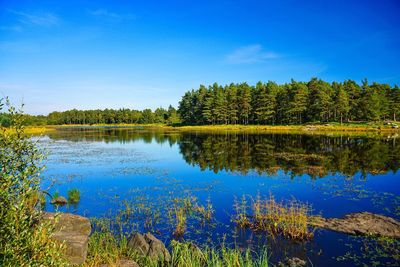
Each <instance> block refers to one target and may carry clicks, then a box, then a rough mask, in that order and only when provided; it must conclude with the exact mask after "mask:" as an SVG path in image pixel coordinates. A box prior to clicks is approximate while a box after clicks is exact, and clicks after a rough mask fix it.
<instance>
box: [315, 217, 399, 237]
mask: <svg viewBox="0 0 400 267" xmlns="http://www.w3.org/2000/svg"><path fill="white" fill-rule="evenodd" d="M311 225H313V226H316V227H320V228H325V229H329V230H333V231H337V232H341V233H347V234H353V235H374V236H386V237H394V238H400V222H399V221H396V220H395V219H393V218H390V217H387V216H383V215H379V214H373V213H370V212H359V213H351V214H347V215H345V216H344V217H343V218H328V219H325V218H322V217H318V216H314V217H311Z"/></svg>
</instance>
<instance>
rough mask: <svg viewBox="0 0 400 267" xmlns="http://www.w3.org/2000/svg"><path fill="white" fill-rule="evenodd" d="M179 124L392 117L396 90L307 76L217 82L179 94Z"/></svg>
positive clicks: (399, 105)
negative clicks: (282, 81)
mask: <svg viewBox="0 0 400 267" xmlns="http://www.w3.org/2000/svg"><path fill="white" fill-rule="evenodd" d="M178 111H179V114H180V117H181V120H182V123H184V124H189V125H208V124H302V123H310V122H344V121H346V122H350V121H380V120H394V121H396V119H397V118H398V117H399V116H400V88H399V87H398V86H397V85H396V86H394V87H391V86H390V85H388V84H380V83H377V82H374V83H372V84H369V83H368V81H367V80H364V81H362V84H361V85H359V84H358V83H356V82H355V81H352V80H346V81H344V82H332V83H328V82H326V81H323V80H321V79H317V78H312V79H311V80H310V81H309V82H298V81H295V80H291V82H290V83H285V84H281V85H279V84H277V83H275V82H272V81H268V82H267V83H263V82H258V83H257V84H256V85H255V86H250V85H248V84H247V83H236V84H235V83H231V84H229V85H225V86H221V85H218V84H217V83H214V84H213V85H210V86H208V87H206V86H204V85H200V87H199V88H198V89H197V90H191V91H188V92H186V93H185V94H184V96H183V97H182V99H181V101H180V102H179V108H178Z"/></svg>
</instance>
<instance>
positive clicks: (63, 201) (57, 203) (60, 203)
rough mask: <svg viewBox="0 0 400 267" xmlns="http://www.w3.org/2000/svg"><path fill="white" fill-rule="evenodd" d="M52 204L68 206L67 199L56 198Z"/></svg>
mask: <svg viewBox="0 0 400 267" xmlns="http://www.w3.org/2000/svg"><path fill="white" fill-rule="evenodd" d="M50 203H51V204H54V205H66V204H67V203H68V200H67V199H66V198H65V197H56V198H53V199H52V200H51V202H50Z"/></svg>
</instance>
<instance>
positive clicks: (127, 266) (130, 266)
mask: <svg viewBox="0 0 400 267" xmlns="http://www.w3.org/2000/svg"><path fill="white" fill-rule="evenodd" d="M112 266H116V267H139V264H137V263H136V261H133V260H119V261H118V262H117V264H116V265H112ZM99 267H111V265H109V264H102V265H100V266H99Z"/></svg>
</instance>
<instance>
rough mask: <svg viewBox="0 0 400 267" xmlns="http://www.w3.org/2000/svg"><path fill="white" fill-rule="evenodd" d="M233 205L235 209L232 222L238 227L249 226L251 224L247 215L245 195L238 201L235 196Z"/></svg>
mask: <svg viewBox="0 0 400 267" xmlns="http://www.w3.org/2000/svg"><path fill="white" fill-rule="evenodd" d="M233 207H234V209H235V218H234V222H235V223H236V224H237V225H238V226H239V227H240V228H246V227H249V226H250V225H251V222H250V220H249V216H248V204H247V199H246V196H244V195H243V196H242V198H241V200H240V201H238V200H237V199H236V198H235V201H234V204H233Z"/></svg>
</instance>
